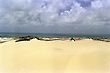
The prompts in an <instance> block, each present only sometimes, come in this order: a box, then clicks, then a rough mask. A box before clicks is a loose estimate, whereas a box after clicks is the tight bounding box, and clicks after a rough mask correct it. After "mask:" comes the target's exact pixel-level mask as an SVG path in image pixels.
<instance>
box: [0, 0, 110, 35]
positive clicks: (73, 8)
mask: <svg viewBox="0 0 110 73" xmlns="http://www.w3.org/2000/svg"><path fill="white" fill-rule="evenodd" d="M0 32H37V33H73V34H110V0H0Z"/></svg>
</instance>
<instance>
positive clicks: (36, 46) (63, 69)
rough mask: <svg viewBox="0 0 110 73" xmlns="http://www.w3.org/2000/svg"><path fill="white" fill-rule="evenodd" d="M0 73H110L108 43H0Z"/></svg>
mask: <svg viewBox="0 0 110 73" xmlns="http://www.w3.org/2000/svg"><path fill="white" fill-rule="evenodd" d="M0 73H110V43H106V42H100V41H93V40H80V41H75V42H73V41H39V40H36V39H33V40H31V41H30V42H26V41H23V42H17V43H16V42H14V40H13V41H10V42H6V43H2V44H0Z"/></svg>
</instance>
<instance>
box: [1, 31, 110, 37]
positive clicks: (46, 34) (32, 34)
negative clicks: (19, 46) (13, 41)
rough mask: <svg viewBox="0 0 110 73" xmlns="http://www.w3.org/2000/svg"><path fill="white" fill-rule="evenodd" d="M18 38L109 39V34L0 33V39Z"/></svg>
mask: <svg viewBox="0 0 110 73" xmlns="http://www.w3.org/2000/svg"><path fill="white" fill-rule="evenodd" d="M19 36H36V37H82V38H96V37H99V38H110V34H100V35H96V34H88V35H84V34H56V33H6V32H4V33H3V32H2V33H0V37H19Z"/></svg>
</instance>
